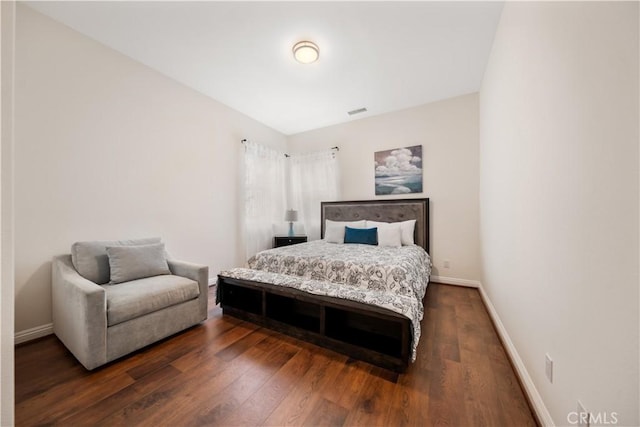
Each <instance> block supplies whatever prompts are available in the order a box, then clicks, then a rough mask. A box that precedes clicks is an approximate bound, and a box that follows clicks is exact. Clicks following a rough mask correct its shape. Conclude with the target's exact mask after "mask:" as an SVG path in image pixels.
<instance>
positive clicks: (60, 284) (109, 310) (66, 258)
mask: <svg viewBox="0 0 640 427" xmlns="http://www.w3.org/2000/svg"><path fill="white" fill-rule="evenodd" d="M149 240H150V239H146V240H131V241H119V242H83V243H76V244H74V246H73V247H72V253H73V255H69V254H67V255H61V256H56V257H54V258H53V262H52V303H53V331H54V333H55V334H56V336H57V337H58V338H59V339H60V341H62V343H63V344H64V345H65V346H66V347H67V348H68V349H69V351H71V353H72V354H73V355H74V356H75V357H76V359H78V360H79V361H80V363H82V365H83V366H84V367H85V368H86V369H88V370H92V369H95V368H96V367H98V366H101V365H104V364H105V363H108V362H110V361H112V360H115V359H117V358H119V357H121V356H124V355H126V354H128V353H131V352H133V351H135V350H138V349H140V348H142V347H145V346H147V345H149V344H151V343H153V342H156V341H158V340H160V339H162V338H165V337H168V336H170V335H172V334H175V333H176V332H179V331H181V330H183V329H186V328H188V327H190V326H193V325H195V324H197V323H200V322H202V321H203V320H205V319H206V318H207V302H208V280H209V268H208V267H206V266H200V265H196V264H191V263H187V262H182V261H176V260H170V259H169V260H166V264H165V265H166V266H167V267H168V270H167V271H166V272H163V273H161V274H159V275H152V276H150V277H140V278H134V279H132V280H128V281H122V282H120V283H114V282H113V281H109V280H108V279H109V276H106V278H107V280H106V281H105V272H107V273H108V272H109V269H108V266H109V256H108V254H107V251H108V250H109V249H110V248H111V247H112V246H117V247H121V246H129V247H131V248H133V249H135V248H143V249H144V246H140V243H141V242H142V244H144V245H146V246H153V245H148V241H149ZM153 240H154V241H156V240H157V242H159V241H160V239H153ZM162 255H164V245H162ZM112 261H113V258H112ZM138 261H139V260H137V259H134V260H131V262H130V265H133V266H134V268H139V266H140V264H141V263H140V262H138ZM143 261H144V260H143ZM105 263H106V264H105ZM142 263H144V262H142ZM105 265H106V266H107V267H105ZM113 267H114V266H113V265H111V270H110V271H111V273H112V274H114V273H113V272H114V269H113ZM81 273H82V274H81ZM120 273H122V270H120V272H119V273H118V274H120ZM87 277H90V278H92V279H93V281H92V280H89V278H87Z"/></svg>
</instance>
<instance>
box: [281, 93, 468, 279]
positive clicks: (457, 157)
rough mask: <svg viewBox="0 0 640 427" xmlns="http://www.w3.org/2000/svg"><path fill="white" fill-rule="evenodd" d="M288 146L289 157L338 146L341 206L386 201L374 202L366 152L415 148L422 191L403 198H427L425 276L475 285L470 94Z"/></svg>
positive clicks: (296, 138)
mask: <svg viewBox="0 0 640 427" xmlns="http://www.w3.org/2000/svg"><path fill="white" fill-rule="evenodd" d="M288 141H289V150H290V151H291V152H301V151H315V150H320V149H326V148H330V147H333V146H338V147H340V151H339V153H338V158H339V164H340V172H341V199H342V200H368V199H384V198H387V199H388V198H390V197H389V196H375V188H374V165H373V161H374V160H373V155H374V152H376V151H381V150H387V149H391V148H397V147H408V146H412V145H422V156H423V186H422V188H423V190H424V192H423V193H421V194H408V195H407V196H406V197H407V198H408V197H428V198H429V199H430V200H429V203H430V207H431V209H430V210H431V216H430V220H431V230H430V232H431V242H430V249H431V252H432V255H433V262H434V271H433V275H435V276H442V277H451V278H455V279H462V280H469V281H476V282H477V281H478V280H480V277H481V273H480V260H479V240H478V96H477V94H470V95H464V96H460V97H456V98H452V99H447V100H444V101H440V102H436V103H431V104H427V105H423V106H419V107H415V108H410V109H407V110H402V111H398V112H394V113H388V114H383V115H379V116H373V117H369V118H365V119H361V120H355V121H352V122H349V123H344V124H340V125H336V126H331V127H326V128H322V129H317V130H313V131H309V132H304V133H300V134H296V135H292V136H290V137H289V138H288ZM402 197H405V196H402ZM395 198H398V197H397V196H395ZM445 259H448V260H450V268H449V269H445V268H444V267H443V261H444V260H445Z"/></svg>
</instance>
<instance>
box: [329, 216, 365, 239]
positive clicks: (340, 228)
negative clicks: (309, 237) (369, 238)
mask: <svg viewBox="0 0 640 427" xmlns="http://www.w3.org/2000/svg"><path fill="white" fill-rule="evenodd" d="M365 224H366V222H365V220H364V219H361V220H360V221H331V220H330V219H327V220H325V227H324V239H325V240H326V241H327V242H328V243H344V227H346V226H347V225H348V226H349V227H351V228H365Z"/></svg>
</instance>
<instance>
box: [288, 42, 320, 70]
mask: <svg viewBox="0 0 640 427" xmlns="http://www.w3.org/2000/svg"><path fill="white" fill-rule="evenodd" d="M319 56H320V49H318V46H317V45H316V44H315V43H311V42H308V41H302V42H298V43H296V44H295V45H293V57H294V58H296V61H298V62H300V63H301V64H311V63H312V62H316V61H317V60H318V57H319Z"/></svg>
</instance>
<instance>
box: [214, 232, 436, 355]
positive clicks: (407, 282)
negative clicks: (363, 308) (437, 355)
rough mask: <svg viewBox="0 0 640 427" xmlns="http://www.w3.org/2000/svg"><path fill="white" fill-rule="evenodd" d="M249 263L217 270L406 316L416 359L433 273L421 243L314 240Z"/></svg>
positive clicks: (271, 251) (260, 255)
mask: <svg viewBox="0 0 640 427" xmlns="http://www.w3.org/2000/svg"><path fill="white" fill-rule="evenodd" d="M249 267H250V268H248V269H246V268H236V269H232V270H227V271H223V272H221V273H220V275H221V276H225V277H231V278H237V279H245V280H253V281H257V282H263V283H271V284H273V285H279V286H286V287H290V288H294V289H299V290H302V291H305V292H308V293H311V294H315V295H325V296H330V297H337V298H342V299H347V300H351V301H357V302H362V303H365V304H370V305H375V306H377V307H382V308H386V309H388V310H391V311H394V312H396V313H400V314H402V315H404V316H406V317H407V318H409V320H411V324H412V327H413V341H412V357H411V360H412V361H414V360H415V357H416V348H417V346H418V341H419V339H420V321H421V320H422V317H423V314H424V307H423V305H422V299H423V298H424V295H425V292H426V290H427V284H428V283H429V275H430V273H431V260H430V258H429V255H428V254H427V252H426V251H425V250H424V249H422V248H421V247H419V246H417V245H412V246H402V247H400V248H388V247H380V246H371V245H360V244H335V243H327V242H325V241H323V240H316V241H312V242H308V243H301V244H297V245H291V246H284V247H281V248H276V249H269V250H266V251H263V252H260V253H258V254H257V255H255V256H254V257H252V258H251V259H250V260H249Z"/></svg>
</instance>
